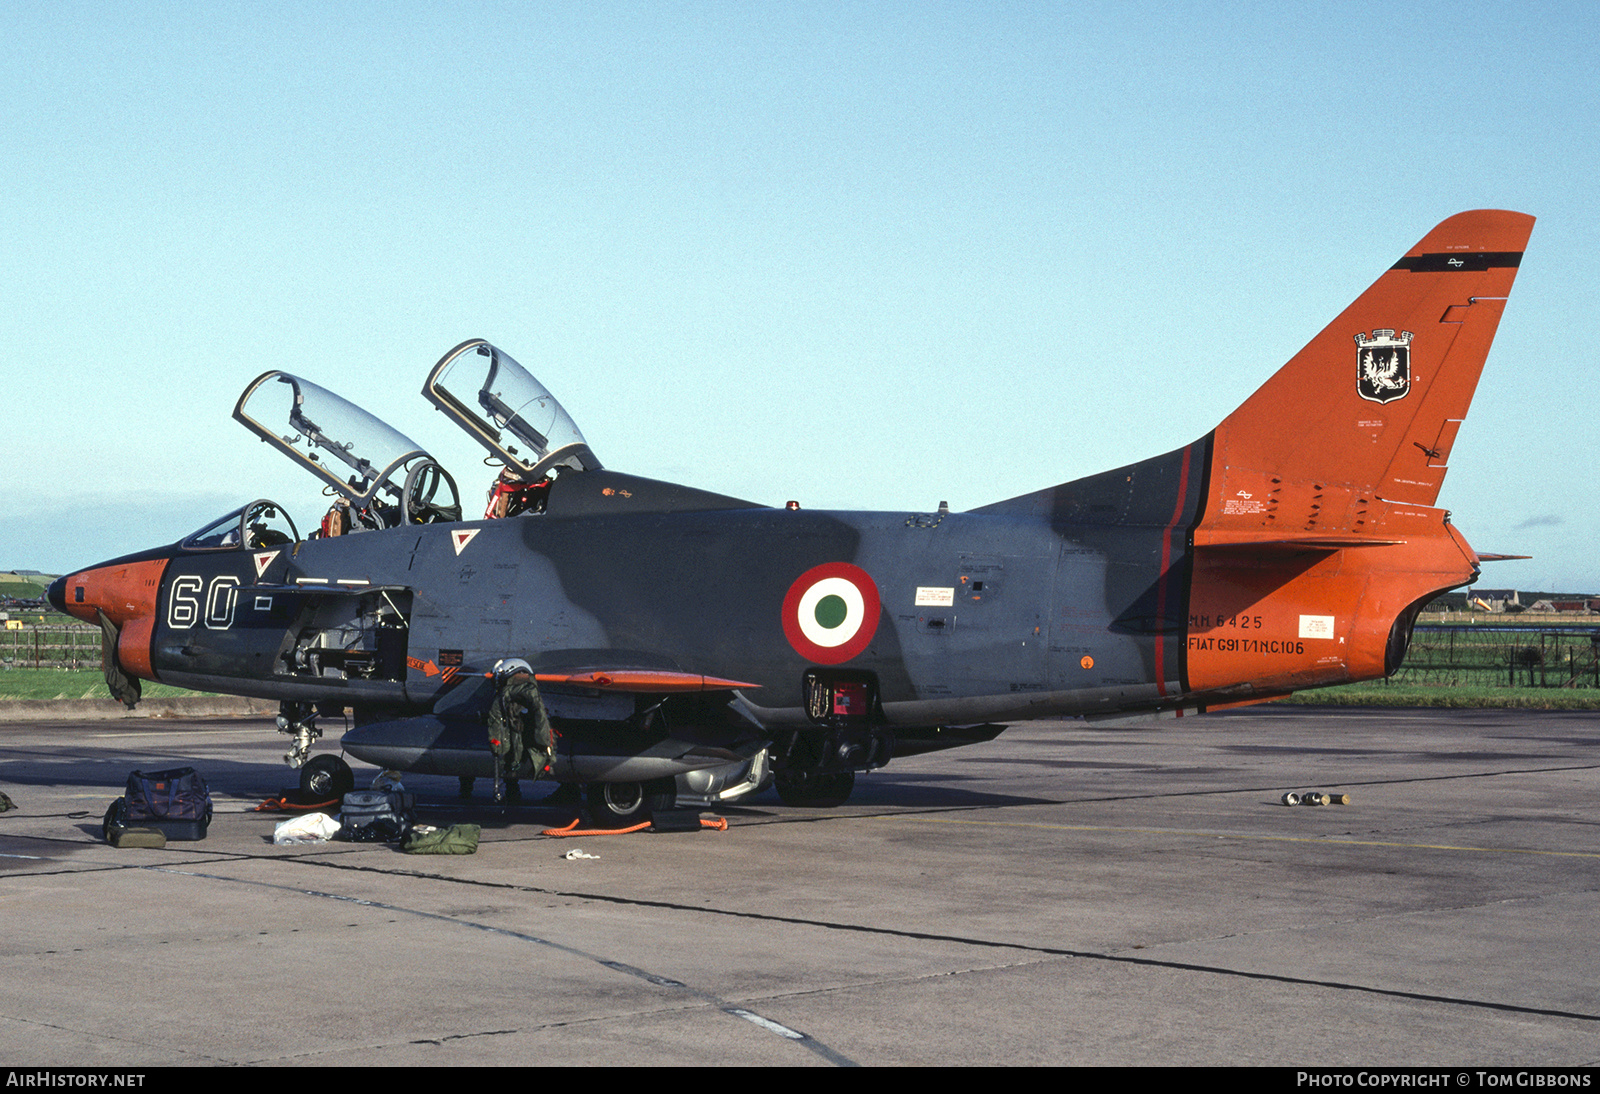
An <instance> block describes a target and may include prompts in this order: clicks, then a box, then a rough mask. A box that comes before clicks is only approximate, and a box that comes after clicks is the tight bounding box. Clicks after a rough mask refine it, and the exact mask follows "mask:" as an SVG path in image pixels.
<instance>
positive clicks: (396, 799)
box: [334, 790, 417, 843]
mask: <svg viewBox="0 0 1600 1094" xmlns="http://www.w3.org/2000/svg"><path fill="white" fill-rule="evenodd" d="M416 803H417V798H416V795H415V794H412V793H411V792H410V791H408V790H351V791H350V792H348V793H347V794H345V796H344V802H343V803H342V808H341V810H340V813H339V824H340V828H339V831H338V833H337V834H335V836H334V839H339V840H346V841H349V842H351V843H390V842H392V841H394V840H397V839H400V838H402V837H403V836H405V834H406V833H407V832H408V831H410V830H411V811H412V810H413V809H414V808H416Z"/></svg>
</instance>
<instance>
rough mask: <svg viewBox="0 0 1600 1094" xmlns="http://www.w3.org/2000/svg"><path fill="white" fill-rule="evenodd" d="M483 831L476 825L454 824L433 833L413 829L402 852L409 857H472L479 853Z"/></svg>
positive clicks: (436, 829) (437, 829) (402, 847)
mask: <svg viewBox="0 0 1600 1094" xmlns="http://www.w3.org/2000/svg"><path fill="white" fill-rule="evenodd" d="M481 831H482V829H481V828H480V827H479V826H478V825H476V824H453V825H451V826H450V827H449V828H435V829H434V830H433V831H432V832H419V831H417V830H416V829H412V830H411V832H410V834H409V835H407V836H406V840H405V842H404V843H402V844H401V845H400V850H402V851H404V852H405V853H406V854H408V855H471V854H475V853H477V850H478V833H479V832H481Z"/></svg>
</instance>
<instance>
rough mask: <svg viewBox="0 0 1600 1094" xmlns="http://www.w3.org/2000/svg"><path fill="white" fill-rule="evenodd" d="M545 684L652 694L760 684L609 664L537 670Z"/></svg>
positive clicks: (725, 688)
mask: <svg viewBox="0 0 1600 1094" xmlns="http://www.w3.org/2000/svg"><path fill="white" fill-rule="evenodd" d="M533 677H534V679H535V680H537V681H539V683H541V684H568V685H571V686H573V687H580V688H600V689H602V690H606V691H638V692H646V693H649V694H662V693H667V694H676V693H678V692H685V691H732V690H733V689H735V688H758V687H760V686H761V685H760V684H749V683H745V682H743V681H740V680H724V679H722V678H721V677H718V676H702V675H700V674H698V673H693V672H666V671H663V670H661V669H639V668H605V669H596V668H590V669H581V670H577V671H573V672H535V673H534V674H533Z"/></svg>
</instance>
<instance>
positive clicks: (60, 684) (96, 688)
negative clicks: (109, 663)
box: [0, 668, 201, 699]
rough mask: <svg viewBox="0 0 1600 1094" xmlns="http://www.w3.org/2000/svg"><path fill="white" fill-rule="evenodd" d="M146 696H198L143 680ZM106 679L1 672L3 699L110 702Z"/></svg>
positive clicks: (35, 671) (24, 670) (83, 673)
mask: <svg viewBox="0 0 1600 1094" xmlns="http://www.w3.org/2000/svg"><path fill="white" fill-rule="evenodd" d="M140 683H141V684H142V685H143V686H144V694H145V695H146V696H148V697H149V698H152V699H165V698H170V697H173V696H178V695H198V694H201V693H200V692H195V691H189V690H188V689H187V688H175V687H173V686H172V685H170V684H153V683H151V682H150V681H149V680H141V681H140ZM110 696H111V693H110V692H109V691H108V690H107V689H106V679H105V677H104V676H102V675H100V672H99V670H98V669H96V670H94V671H92V672H91V671H87V670H82V671H72V670H70V669H69V670H62V669H29V668H20V669H0V699H109V698H110Z"/></svg>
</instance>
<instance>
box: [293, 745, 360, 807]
mask: <svg viewBox="0 0 1600 1094" xmlns="http://www.w3.org/2000/svg"><path fill="white" fill-rule="evenodd" d="M355 788H356V773H355V772H354V771H351V770H350V765H349V764H347V763H345V762H344V759H343V757H340V756H332V755H327V754H324V755H321V756H313V757H312V758H311V759H309V760H307V761H306V765H305V766H304V767H302V768H301V769H300V793H302V794H304V795H305V796H306V797H307V798H309V799H310V800H312V801H319V802H325V801H333V800H334V799H335V798H343V797H344V796H345V795H346V794H348V793H349V792H350V791H352V790H354V789H355Z"/></svg>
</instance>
